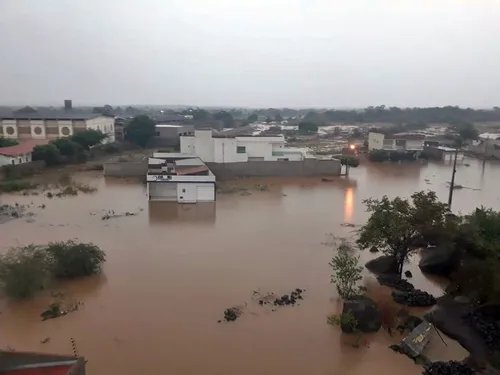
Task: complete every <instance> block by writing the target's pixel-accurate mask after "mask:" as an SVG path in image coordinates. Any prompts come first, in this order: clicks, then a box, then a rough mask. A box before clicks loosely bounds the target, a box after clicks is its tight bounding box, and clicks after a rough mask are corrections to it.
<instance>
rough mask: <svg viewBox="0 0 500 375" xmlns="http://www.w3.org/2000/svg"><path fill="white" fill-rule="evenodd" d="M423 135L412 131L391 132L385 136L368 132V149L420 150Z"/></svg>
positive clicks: (421, 148)
mask: <svg viewBox="0 0 500 375" xmlns="http://www.w3.org/2000/svg"><path fill="white" fill-rule="evenodd" d="M425 138H426V137H425V135H422V134H413V133H398V134H393V135H392V136H391V138H386V137H385V135H384V134H382V133H375V132H370V133H368V151H372V150H384V151H422V150H423V149H424V140H425Z"/></svg>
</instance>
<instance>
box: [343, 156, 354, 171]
mask: <svg viewBox="0 0 500 375" xmlns="http://www.w3.org/2000/svg"><path fill="white" fill-rule="evenodd" d="M340 164H341V165H346V166H348V167H353V168H356V167H358V166H359V158H358V157H356V156H341V157H340Z"/></svg>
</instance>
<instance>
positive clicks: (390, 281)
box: [377, 276, 415, 292]
mask: <svg viewBox="0 0 500 375" xmlns="http://www.w3.org/2000/svg"><path fill="white" fill-rule="evenodd" d="M377 281H378V282H379V283H380V285H385V286H388V287H390V288H394V289H396V290H400V291H402V292H409V291H411V290H414V289H415V287H414V286H413V284H412V283H410V282H409V281H407V280H403V279H400V278H399V276H379V277H377Z"/></svg>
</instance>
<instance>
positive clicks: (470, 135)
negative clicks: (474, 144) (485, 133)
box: [451, 120, 479, 140]
mask: <svg viewBox="0 0 500 375" xmlns="http://www.w3.org/2000/svg"><path fill="white" fill-rule="evenodd" d="M451 124H452V126H453V129H454V130H455V131H457V132H458V133H459V134H460V137H461V138H462V139H471V140H474V139H477V138H478V137H479V132H478V131H477V129H476V128H475V127H474V125H473V124H471V123H470V122H467V121H463V120H457V121H453V122H452V123H451Z"/></svg>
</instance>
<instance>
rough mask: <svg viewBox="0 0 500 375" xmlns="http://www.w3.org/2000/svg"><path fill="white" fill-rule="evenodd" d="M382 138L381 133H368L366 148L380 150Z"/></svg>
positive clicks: (382, 144)
mask: <svg viewBox="0 0 500 375" xmlns="http://www.w3.org/2000/svg"><path fill="white" fill-rule="evenodd" d="M384 138H385V136H384V135H383V134H381V133H373V132H370V133H368V150H369V151H371V150H381V149H382V148H383V147H384Z"/></svg>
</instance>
